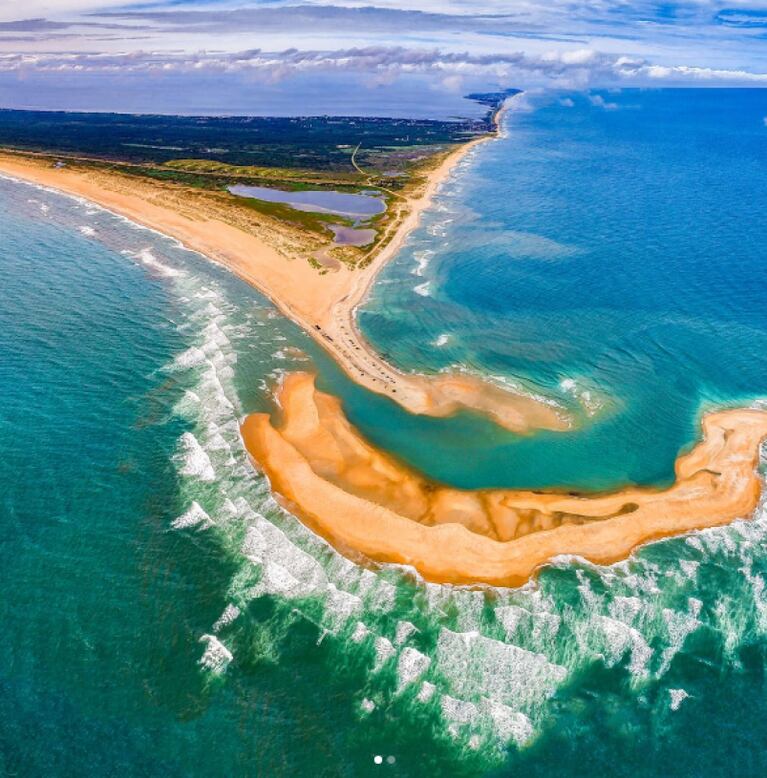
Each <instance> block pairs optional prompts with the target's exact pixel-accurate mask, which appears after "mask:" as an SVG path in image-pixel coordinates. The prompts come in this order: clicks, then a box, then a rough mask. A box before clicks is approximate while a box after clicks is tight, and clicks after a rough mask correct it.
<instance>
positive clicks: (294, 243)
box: [0, 134, 572, 433]
mask: <svg viewBox="0 0 767 778" xmlns="http://www.w3.org/2000/svg"><path fill="white" fill-rule="evenodd" d="M494 137H496V136H495V135H493V134H490V135H487V136H484V137H482V138H478V139H475V140H473V141H470V142H468V143H466V144H463V145H462V146H460V147H458V148H457V149H455V150H453V151H452V152H450V153H449V154H447V155H446V156H444V158H443V159H442V161H441V162H440V163H439V164H438V165H436V166H435V167H434V168H433V169H432V170H431V172H430V173H429V175H428V176H427V178H426V181H425V183H424V184H423V185H422V186H421V187H420V189H419V190H417V191H414V192H412V193H411V195H410V196H409V197H407V198H404V197H403V198H399V199H398V200H396V201H395V202H394V203H393V204H392V206H391V207H392V208H393V209H394V210H395V211H396V214H397V216H398V218H397V219H396V220H395V221H394V227H393V228H392V234H391V235H389V236H387V237H386V242H385V245H383V248H382V249H381V250H380V251H379V252H378V253H377V254H376V255H375V256H374V257H373V259H372V261H371V262H370V264H368V265H367V266H366V267H364V268H357V269H349V268H348V267H346V266H345V265H342V264H341V263H337V264H338V265H339V266H338V267H337V268H335V267H334V268H333V270H334V272H326V273H324V274H323V273H320V272H318V270H317V269H316V268H314V267H312V266H311V265H310V264H309V262H308V261H307V260H308V259H309V258H311V257H312V256H313V255H314V253H315V251H316V250H317V246H313V247H305V246H302V245H301V240H300V238H299V237H298V236H291V234H290V232H289V230H287V229H286V228H285V227H284V225H282V226H280V225H278V224H277V223H264V224H260V225H259V224H257V223H256V222H255V221H254V220H255V219H257V218H258V217H257V216H255V215H253V214H251V216H250V221H249V222H245V221H244V220H243V219H241V218H239V217H238V216H237V212H236V210H235V208H236V206H233V205H232V204H231V201H230V200H228V199H227V198H233V196H231V195H227V194H224V193H218V192H203V191H200V190H193V189H188V188H186V187H183V186H181V185H173V184H167V183H157V182H152V181H148V180H146V179H141V178H139V177H134V176H127V175H124V174H121V173H119V172H116V171H112V170H106V169H96V168H83V167H78V166H77V164H76V163H73V164H67V165H65V166H63V167H61V166H60V167H55V166H53V165H52V164H51V162H50V160H47V159H45V158H41V157H35V156H31V155H24V154H17V153H12V152H0V173H2V174H5V175H8V176H12V177H14V178H19V179H23V180H27V181H31V182H33V183H35V184H39V185H42V186H46V187H51V188H53V189H56V190H59V191H61V192H64V193H66V194H70V195H74V196H77V197H82V198H85V199H86V200H90V201H92V202H94V203H96V204H98V205H100V206H102V207H104V208H107V209H109V210H111V211H113V212H115V213H118V214H120V215H122V216H125V217H127V218H128V219H130V220H132V221H134V222H136V223H138V224H140V225H143V226H146V227H149V228H151V229H154V230H156V231H158V232H161V233H164V234H165V235H169V236H171V237H173V238H176V239H177V240H179V241H180V242H181V243H183V244H184V245H185V246H186V247H187V248H190V249H193V250H195V251H197V252H200V253H201V254H204V255H206V256H207V257H209V258H211V259H213V260H214V261H216V262H218V263H220V264H222V265H224V266H226V267H227V268H229V269H230V270H231V271H232V272H234V273H236V274H237V275H238V276H240V277H241V278H243V279H244V280H245V281H248V282H249V283H251V284H252V285H253V286H255V287H256V288H257V289H259V290H260V291H261V292H263V293H264V294H266V295H267V296H268V297H269V298H270V299H271V300H272V301H273V302H274V303H275V304H276V305H277V306H278V307H279V308H280V310H281V311H282V312H283V313H284V314H285V315H286V316H288V317H289V318H291V319H292V320H293V321H295V322H296V323H298V324H299V325H300V326H301V327H303V328H304V330H306V332H308V333H309V334H310V335H311V336H312V337H313V338H314V339H315V340H316V341H317V342H318V343H320V344H321V345H322V346H323V347H324V348H325V349H326V350H327V351H328V352H329V353H330V354H331V356H333V357H334V358H335V359H336V361H337V362H338V363H339V364H340V365H341V367H342V368H343V369H344V370H345V371H346V373H347V374H348V375H349V376H350V377H351V378H352V379H353V380H354V381H356V382H357V383H359V384H361V385H362V386H365V387H366V388H368V389H370V390H372V391H374V392H377V393H379V394H385V395H386V396H388V397H390V398H391V399H392V400H394V401H396V402H397V403H399V404H400V405H401V406H403V407H404V408H406V409H407V410H408V411H410V412H411V413H417V414H427V415H433V416H447V415H450V414H452V413H454V412H455V411H457V410H460V409H469V410H473V411H478V412H481V413H486V414H489V415H490V416H491V417H492V418H493V419H494V420H495V421H496V422H497V423H498V424H501V425H503V426H504V427H506V428H508V429H510V430H512V431H514V432H521V433H525V432H531V431H534V430H536V429H552V430H562V429H567V428H569V427H570V426H572V420H571V419H570V418H569V417H568V416H567V415H566V414H565V413H564V412H563V411H562V409H560V408H557V407H554V406H552V405H550V404H547V403H545V402H542V401H540V400H539V399H537V398H535V397H531V396H527V395H524V394H521V393H515V392H513V391H512V390H507V389H504V388H501V387H498V386H495V385H492V384H488V383H487V382H485V381H483V380H482V379H480V378H476V377H473V376H467V375H464V374H460V373H454V374H440V375H438V376H434V377H427V376H419V375H411V374H409V373H402V372H400V371H399V370H397V369H396V368H394V367H392V366H391V365H389V364H388V363H387V362H386V361H384V360H383V359H382V358H381V357H380V356H379V355H378V354H376V353H375V352H374V351H373V350H372V349H371V348H370V347H369V345H368V344H367V342H366V341H365V339H364V337H363V336H362V335H361V333H360V332H359V330H358V328H357V325H356V318H355V312H356V308H357V306H358V305H359V304H360V303H361V302H362V301H363V300H364V298H365V295H366V294H367V292H368V290H369V288H370V286H371V284H372V283H373V281H374V279H375V277H376V275H377V274H378V272H379V271H380V269H381V268H382V267H383V266H384V265H385V264H386V262H388V261H389V260H390V259H391V258H392V257H393V256H394V255H395V254H396V253H397V251H398V250H399V248H400V247H401V245H402V242H403V241H404V239H405V238H406V236H407V235H408V234H409V233H410V232H411V230H413V228H414V227H415V226H417V224H418V221H419V219H420V215H421V213H422V212H423V210H424V209H425V208H426V207H428V205H429V204H430V203H431V200H432V197H433V195H434V193H435V191H436V190H437V188H438V187H439V185H440V184H441V183H442V182H443V181H444V180H445V179H446V177H447V176H448V175H449V174H450V172H451V170H452V169H453V168H454V166H455V165H456V163H457V162H459V161H460V160H461V159H462V158H463V157H464V156H465V154H466V153H467V152H468V151H469V150H470V149H472V148H474V147H475V146H476V145H477V144H478V143H482V142H484V141H486V140H488V139H492V138H494ZM272 222H273V220H272ZM278 227H279V229H278ZM329 238H330V236H329Z"/></svg>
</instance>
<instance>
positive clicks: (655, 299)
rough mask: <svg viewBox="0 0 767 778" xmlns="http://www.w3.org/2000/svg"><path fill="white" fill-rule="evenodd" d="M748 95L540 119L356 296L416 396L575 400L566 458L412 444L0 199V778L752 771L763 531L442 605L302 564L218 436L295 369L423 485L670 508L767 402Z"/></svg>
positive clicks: (399, 427) (550, 443)
mask: <svg viewBox="0 0 767 778" xmlns="http://www.w3.org/2000/svg"><path fill="white" fill-rule="evenodd" d="M761 95H762V93H761V92H736V91H716V92H714V91H711V92H623V93H619V94H609V95H608V94H606V95H605V101H606V102H608V103H610V102H612V103H615V104H616V108H615V109H614V110H608V111H605V110H603V109H601V108H599V107H598V106H595V105H592V104H591V103H590V102H589V101H588V99H587V98H586V97H585V96H582V95H572V96H567V97H568V98H569V99H571V100H572V101H573V106H572V107H570V106H569V105H568V104H567V100H565V97H566V96H564V95H558V96H551V97H543V96H542V97H536V98H535V102H534V104H533V107H534V108H535V110H533V111H531V112H520V111H516V112H513V113H512V114H510V115H509V116H508V119H507V124H506V131H507V134H506V136H505V137H504V138H503V139H501V140H499V141H497V142H493V143H488V144H485V145H484V146H481V147H480V148H479V149H478V150H477V151H476V152H475V153H474V154H473V156H472V158H471V159H468V160H467V161H466V163H464V164H463V165H462V169H461V170H460V171H458V172H457V174H456V176H455V177H454V179H453V180H452V181H451V183H450V184H449V185H448V186H447V187H445V189H444V190H443V192H442V194H441V196H440V198H439V199H438V202H437V203H436V207H435V210H434V212H433V213H431V214H430V215H429V216H428V217H427V219H426V220H425V222H424V228H423V230H421V231H419V232H418V233H417V234H415V235H414V236H413V239H412V240H411V242H410V244H409V247H408V248H407V249H406V250H404V251H403V253H402V255H401V257H399V258H398V260H396V261H395V262H394V263H393V264H392V265H391V266H390V268H388V269H387V271H386V273H385V275H384V277H383V278H382V280H381V283H380V284H379V285H378V286H377V287H376V289H375V294H374V298H373V299H372V300H371V302H370V304H369V305H368V306H367V307H366V309H365V310H364V312H363V316H362V321H363V326H364V328H365V329H366V331H367V332H368V333H369V334H370V335H371V337H372V338H373V339H374V340H375V342H376V343H377V344H378V345H379V347H381V349H382V350H384V351H386V352H387V353H389V354H391V355H392V358H394V359H396V361H397V362H398V363H399V364H401V365H402V366H404V367H406V368H408V367H409V368H413V369H415V368H418V369H439V368H441V367H444V366H447V365H450V364H453V363H456V362H459V363H461V364H463V365H465V366H466V367H468V368H470V369H472V370H476V371H478V372H483V373H485V372H489V373H492V374H494V375H496V376H499V377H501V378H504V379H505V380H515V381H521V382H522V384H523V385H524V386H526V387H527V388H530V389H533V390H536V391H540V392H541V393H544V394H547V395H549V394H550V395H552V396H555V397H558V398H560V399H561V400H562V402H567V403H570V405H571V406H572V407H574V408H576V409H577V408H578V407H581V402H583V401H584V399H585V400H586V401H587V402H586V405H587V406H588V407H589V408H592V409H594V410H595V411H596V413H595V415H594V416H593V417H588V416H587V415H586V417H585V418H586V421H587V423H586V424H585V426H584V427H583V428H582V430H580V431H578V432H575V433H573V434H572V435H566V436H560V437H559V438H557V437H556V436H542V437H541V438H531V439H517V438H514V437H513V436H508V435H505V434H503V433H501V432H499V431H498V430H495V429H494V428H492V427H491V425H489V424H487V423H486V422H482V421H480V420H478V419H475V418H472V417H469V416H465V417H462V418H458V419H452V420H445V421H434V420H423V419H416V418H414V417H411V416H408V415H407V414H404V413H403V412H402V411H399V410H397V409H395V408H393V407H392V406H391V405H390V404H389V403H388V401H386V400H385V399H383V398H379V397H374V396H371V395H369V394H368V393H367V392H364V391H363V390H361V389H359V388H356V387H354V386H352V385H350V384H349V382H348V381H347V380H346V379H344V377H343V376H342V375H341V374H340V373H339V372H338V370H336V369H335V368H334V367H333V366H332V364H331V363H330V362H329V360H328V359H327V358H326V357H324V356H323V355H322V354H321V353H320V352H319V351H318V350H317V348H316V347H315V346H313V344H312V343H311V342H310V341H309V340H308V338H306V337H305V336H304V335H302V334H301V333H300V332H299V331H298V330H297V328H295V327H294V326H292V325H291V324H290V323H288V322H286V321H284V320H283V319H282V318H281V317H280V316H279V315H278V314H277V312H276V311H275V309H274V308H273V307H272V306H271V305H270V304H269V303H268V302H266V301H265V300H264V299H263V298H261V297H260V296H259V295H258V294H256V293H255V292H253V290H251V289H250V288H249V287H247V286H246V285H245V284H243V283H241V282H239V281H237V280H236V279H234V278H232V277H231V276H229V275H228V274H227V273H225V272H224V271H222V270H220V269H218V268H216V267H215V266H213V265H211V264H210V263H208V262H206V261H205V260H203V259H202V258H200V257H198V256H196V255H194V254H192V253H190V252H187V251H185V250H183V249H182V248H180V247H179V246H177V245H176V244H174V243H173V242H172V241H170V240H167V239H164V238H162V237H160V236H158V235H155V234H153V233H151V232H148V231H146V230H142V229H139V228H137V227H134V226H131V225H130V224H128V223H127V222H125V221H124V220H121V219H119V218H117V217H114V216H112V215H110V214H107V213H105V212H103V211H100V210H98V209H95V208H92V207H91V206H89V205H88V204H87V203H82V202H78V201H73V200H71V199H67V198H64V197H61V196H59V195H56V194H54V193H50V192H45V191H41V190H39V189H35V188H32V187H29V186H27V185H23V184H18V183H11V182H8V181H5V180H0V288H2V290H3V296H2V302H1V303H0V397H2V401H0V586H1V587H2V592H3V596H2V598H0V619H1V620H2V635H3V647H2V651H0V694H1V697H0V699H2V702H3V705H2V708H1V709H0V775H6V774H7V775H12V776H39V775H49V776H82V775H98V776H102V775H121V776H123V775H124V776H134V775H135V776H220V775H227V776H270V777H271V776H293V775H320V776H339V775H340V776H349V778H352V777H353V778H356V777H357V776H367V775H380V774H383V772H386V773H387V774H389V775H398V776H399V775H401V776H419V777H420V776H435V775H449V776H453V775H456V776H459V775H466V776H475V775H499V776H500V775H502V776H519V775H522V776H526V777H527V776H531V777H532V776H547V778H548V777H549V776H553V775H556V776H579V778H582V776H583V775H584V773H586V772H598V773H599V774H600V775H604V776H632V778H636V777H637V776H641V777H642V778H645V777H647V778H650V776H659V775H663V776H688V777H690V778H692V777H693V776H694V777H695V778H697V777H698V776H706V777H709V776H748V777H750V776H755V777H756V776H761V775H763V774H764V773H765V769H766V768H767V743H765V735H764V733H765V727H766V726H767V703H765V699H767V694H766V692H767V689H766V688H765V669H766V668H767V652H766V651H765V649H766V648H767V586H766V584H767V555H765V552H764V549H765V543H767V515H766V514H765V511H764V510H763V508H760V510H759V511H757V514H756V517H755V520H753V521H750V522H747V521H739V522H735V523H734V524H733V525H732V526H730V527H725V528H719V529H715V530H710V531H705V532H698V533H692V534H691V535H690V536H688V537H685V538H677V539H672V540H666V541H663V542H660V543H656V544H654V545H651V546H648V547H646V548H643V549H642V550H641V551H639V552H638V553H637V554H635V555H634V556H633V557H632V558H631V559H629V560H627V561H626V562H624V563H622V564H619V565H615V566H612V567H610V568H599V567H592V566H590V565H587V564H585V563H583V562H579V561H578V560H569V559H559V560H555V562H554V563H553V564H552V565H551V566H550V567H548V568H547V569H546V570H544V571H542V573H541V574H540V576H539V577H538V578H537V579H536V581H535V582H532V583H531V584H529V585H528V586H525V587H523V588H521V589H518V590H469V589H460V588H458V589H456V588H452V587H439V586H434V585H426V584H423V583H422V582H419V581H418V580H416V579H415V578H414V577H413V576H412V575H410V574H409V573H408V571H406V570H399V569H396V568H389V569H384V570H373V569H367V568H365V567H362V566H358V565H355V564H353V563H351V562H349V561H348V560H345V559H344V558H343V557H341V556H339V555H338V554H336V553H335V552H334V551H332V550H331V549H329V548H328V547H327V546H326V545H325V544H324V543H323V542H321V541H319V540H318V539H316V538H314V537H313V536H312V535H311V533H309V532H308V531H307V530H305V529H304V528H303V527H302V526H301V525H300V523H298V522H297V521H296V520H295V519H294V518H293V517H291V516H290V515H289V514H288V513H286V512H285V511H283V510H281V509H280V508H278V507H277V505H276V504H275V503H274V501H273V500H272V499H271V498H270V496H269V491H268V485H267V484H266V483H265V481H264V479H263V478H262V477H260V476H259V475H257V474H255V473H254V472H253V471H252V468H251V467H250V464H249V462H248V461H247V458H246V456H245V454H244V451H243V450H242V446H241V442H240V439H239V435H238V422H239V420H240V419H241V418H242V416H243V415H244V414H245V413H248V412H251V411H253V410H259V409H260V410H265V409H270V408H271V407H272V400H271V393H272V389H273V387H274V384H275V382H276V380H277V379H278V377H279V375H280V374H281V371H284V370H292V369H297V368H307V367H309V368H311V367H316V368H317V369H318V370H319V371H320V381H321V383H322V384H323V385H325V386H326V387H329V388H331V389H333V390H334V391H336V392H337V393H339V394H340V395H341V396H342V398H343V399H344V402H345V404H346V406H347V409H348V410H349V412H350V414H351V415H352V417H353V418H354V419H355V421H357V422H358V423H359V424H360V425H361V426H362V427H363V428H364V429H366V430H367V431H368V432H369V433H370V434H371V435H372V436H373V437H376V438H377V439H380V440H383V441H384V442H386V443H388V444H389V445H391V447H392V450H394V451H395V452H397V453H398V454H400V455H401V456H405V457H407V458H409V459H411V460H412V461H415V462H418V463H421V464H422V465H423V466H424V467H425V468H426V469H427V470H429V471H430V472H432V473H433V474H436V475H439V476H440V477H444V478H451V477H453V476H455V477H456V480H457V481H461V480H463V481H475V482H480V483H481V482H485V481H491V480H498V481H503V482H510V483H513V482H515V481H517V480H518V481H521V482H525V479H527V478H529V479H530V480H531V482H537V483H545V484H547V485H548V484H552V483H558V482H563V483H564V482H567V483H578V484H586V485H592V486H593V485H600V484H612V483H617V482H622V481H625V480H627V479H628V480H637V481H656V482H657V481H662V480H663V479H664V478H667V477H668V473H669V468H670V465H671V462H672V461H673V457H674V455H675V453H676V452H677V451H678V449H679V447H680V446H683V445H685V444H686V443H689V442H690V441H691V440H692V439H693V438H694V435H695V430H696V416H697V414H698V412H699V410H700V408H701V407H703V406H705V405H707V404H719V403H736V402H742V401H745V400H750V399H752V398H758V397H765V396H767V377H765V376H766V375H767V374H766V373H765V371H764V370H763V367H764V358H763V356H762V354H763V351H764V350H763V345H764V344H763V338H764V332H765V329H766V328H767V323H766V322H765V313H764V310H763V309H764V305H763V304H762V303H763V300H764V298H765V294H764V280H763V278H764V277H763V272H762V270H761V264H760V259H761V256H762V254H763V249H762V246H764V245H767V243H765V241H764V237H765V235H764V229H765V227H764V225H763V223H762V219H761V215H760V209H761V204H762V203H763V197H762V192H763V191H764V184H765V182H767V175H765V174H766V173H767V171H765V167H764V165H765V163H764V151H765V146H764V144H765V137H766V136H767V129H765V128H764V124H763V122H762V117H763V116H764V114H765V113H767V100H764V101H763V100H762V97H761ZM560 101H562V102H560ZM449 220H452V221H449ZM418 260H420V261H421V264H420V266H419V265H418V264H417V262H418ZM427 263H428V264H427ZM419 267H420V272H421V275H416V274H414V273H413V272H412V271H414V270H417V269H418V268H419ZM422 284H428V286H426V287H424V286H421V285H422ZM415 286H420V291H421V294H419V293H417V292H415V291H413V290H414V287H415ZM424 292H426V293H427V294H423V293H424ZM416 303H417V305H416ZM443 335H444V336H446V338H443V337H441V336H443ZM436 343H440V344H441V345H435V344H436ZM568 379H569V380H573V381H575V386H574V388H573V387H572V385H571V384H569V383H565V384H564V388H563V385H562V382H563V381H565V382H567V381H568ZM584 391H588V392H590V393H591V394H590V396H589V397H588V398H584V397H583V394H582V393H583V392H584ZM574 394H575V395H577V396H578V397H580V400H579V399H577V397H575V396H574ZM584 414H585V411H584ZM422 436H423V437H422ZM419 441H420V442H419ZM429 447H431V457H428V458H427V456H426V451H427V449H428V448H429ZM560 459H561V460H562V461H560ZM467 463H471V465H470V466H467ZM528 485H529V484H528ZM376 755H379V756H381V757H382V758H383V760H384V761H383V764H382V765H381V766H378V765H376V764H375V762H374V757H375V756H376ZM386 757H393V758H394V760H395V761H394V763H393V764H389V763H388V762H386V761H385V759H386Z"/></svg>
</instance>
